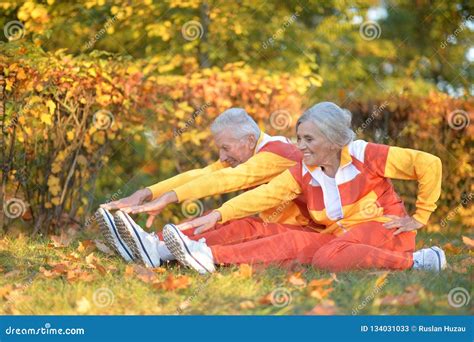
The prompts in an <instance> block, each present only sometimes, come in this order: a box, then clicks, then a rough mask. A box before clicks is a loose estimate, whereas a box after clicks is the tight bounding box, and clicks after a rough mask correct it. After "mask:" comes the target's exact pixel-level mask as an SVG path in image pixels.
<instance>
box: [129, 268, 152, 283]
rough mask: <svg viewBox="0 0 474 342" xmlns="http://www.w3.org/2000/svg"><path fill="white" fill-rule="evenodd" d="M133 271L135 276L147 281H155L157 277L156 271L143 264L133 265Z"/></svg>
mask: <svg viewBox="0 0 474 342" xmlns="http://www.w3.org/2000/svg"><path fill="white" fill-rule="evenodd" d="M133 272H134V274H135V276H136V277H137V278H138V279H140V280H141V281H143V282H145V283H153V282H154V281H155V280H156V279H157V278H156V273H155V272H153V271H152V270H150V269H149V268H146V267H144V266H141V265H133Z"/></svg>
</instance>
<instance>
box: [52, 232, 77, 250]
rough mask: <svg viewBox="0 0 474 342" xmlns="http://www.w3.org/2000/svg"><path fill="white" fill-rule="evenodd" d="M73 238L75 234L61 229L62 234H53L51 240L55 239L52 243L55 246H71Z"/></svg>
mask: <svg viewBox="0 0 474 342" xmlns="http://www.w3.org/2000/svg"><path fill="white" fill-rule="evenodd" d="M73 238H74V236H73V235H72V234H71V235H68V234H67V233H66V232H65V231H64V230H63V231H61V234H60V235H51V241H53V243H52V245H53V247H55V248H63V247H67V246H69V244H70V243H71V241H72V240H73Z"/></svg>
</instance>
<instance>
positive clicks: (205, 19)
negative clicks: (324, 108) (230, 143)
mask: <svg viewBox="0 0 474 342" xmlns="http://www.w3.org/2000/svg"><path fill="white" fill-rule="evenodd" d="M473 7H474V6H473V4H472V2H469V1H442V0H432V1H428V0H417V1H408V0H407V1H403V0H400V1H375V0H374V1H371V0H364V1H341V0H332V1H331V0H330V1H293V0H290V1H265V2H264V1H262V2H258V1H250V0H241V1H237V2H230V1H222V0H220V1H198V0H164V1H151V0H145V1H136V2H134V1H126V0H109V1H106V0H91V1H55V0H47V1H0V12H1V14H2V15H1V16H0V26H1V27H3V30H1V32H0V37H2V44H1V46H0V52H1V55H0V102H1V103H0V115H1V123H2V137H1V143H2V154H1V155H0V157H1V158H2V160H1V161H0V162H1V164H2V176H1V179H2V188H1V189H2V190H1V196H0V197H2V201H3V209H4V210H3V214H2V216H1V220H2V226H3V227H6V226H7V225H9V224H10V223H11V222H14V221H17V222H19V221H22V222H27V224H28V225H29V223H33V222H35V224H34V225H33V226H34V227H35V228H34V230H35V231H41V230H42V231H48V230H57V229H58V227H63V226H64V223H65V222H70V221H72V222H76V223H77V224H81V225H84V224H86V225H87V223H88V222H89V221H88V219H90V218H91V216H90V215H91V212H92V211H93V210H94V208H95V207H97V205H98V204H99V203H102V202H103V201H106V200H110V199H114V198H117V197H122V196H124V195H126V194H128V193H131V192H132V191H134V190H136V189H137V188H139V187H143V186H146V185H148V184H150V183H153V182H155V181H157V180H159V179H164V178H167V177H169V176H172V175H174V174H176V173H177V172H181V171H184V170H187V169H190V168H193V167H201V166H203V165H205V164H206V163H207V162H210V161H211V160H213V159H214V158H216V154H215V152H214V151H213V149H212V148H203V146H204V147H207V146H209V144H210V143H211V141H210V139H209V131H208V124H209V123H210V122H211V121H212V119H213V118H214V117H215V116H216V115H218V113H219V112H221V111H222V110H225V109H226V108H229V107H231V106H241V107H244V108H245V109H246V110H247V111H248V112H249V113H250V114H251V115H253V116H254V117H255V118H256V120H258V122H259V124H260V125H261V127H262V128H263V129H265V130H266V131H269V132H270V133H271V134H282V135H287V136H289V137H291V136H293V135H294V123H295V122H296V118H297V117H298V116H299V115H300V114H301V113H302V111H303V110H304V109H305V108H306V107H308V106H309V105H311V104H313V103H315V102H317V101H323V100H330V101H334V102H336V103H338V104H340V105H341V106H344V107H347V108H349V109H351V110H352V112H353V113H354V129H355V130H356V132H357V133H358V135H359V136H360V137H361V138H364V139H368V140H372V141H376V142H379V143H388V144H397V145H400V146H406V147H412V148H419V149H423V150H426V151H429V152H432V153H435V154H437V155H439V156H440V157H441V158H442V160H443V165H444V176H445V179H444V183H443V186H444V192H443V196H442V199H441V201H440V209H439V210H438V212H437V217H436V218H435V219H433V227H432V229H438V228H439V224H441V223H440V222H443V221H442V220H443V219H446V217H450V216H449V215H450V213H451V214H452V212H453V211H455V215H454V214H453V215H451V216H452V217H456V219H453V218H451V219H450V220H448V221H449V222H448V221H446V222H448V223H447V224H445V225H448V226H450V225H453V226H458V223H460V224H464V225H468V224H472V222H467V221H466V220H468V218H469V217H472V210H471V209H470V208H471V205H470V204H471V203H470V202H471V199H472V183H471V182H470V175H471V174H472V165H471V157H470V156H471V154H472V153H471V151H472V138H471V137H472V128H471V126H470V120H471V118H472V107H473V100H472V94H473V92H474V88H473V85H472V79H473V69H472V62H473V60H474V46H473V43H472V37H473V30H474V16H473ZM2 34H3V36H2ZM21 175H22V176H21ZM407 183H408V182H404V183H403V184H402V183H401V184H397V187H398V188H399V190H400V192H401V193H402V195H403V197H404V199H405V201H406V202H407V205H408V206H409V207H412V206H413V204H414V203H413V195H414V193H415V191H416V184H407ZM13 199H19V200H21V201H22V202H21V203H20V204H21V205H20V207H19V210H20V215H17V214H14V215H11V214H10V215H5V213H8V211H7V210H6V209H5V208H6V204H7V203H8V204H9V205H11V204H14V203H13ZM224 199H225V197H224ZM222 200H223V198H215V199H211V200H208V201H204V207H205V208H206V209H210V208H212V207H214V206H215V205H216V201H217V202H219V201H222ZM9 201H10V202H9ZM459 206H460V207H459ZM185 216H186V215H185ZM182 218H183V213H182V212H181V210H180V209H179V207H178V208H170V209H169V210H167V211H166V212H165V213H164V215H163V217H162V219H163V221H166V220H175V221H178V220H180V219H182ZM84 222H85V223H84ZM437 224H438V227H436V225H437Z"/></svg>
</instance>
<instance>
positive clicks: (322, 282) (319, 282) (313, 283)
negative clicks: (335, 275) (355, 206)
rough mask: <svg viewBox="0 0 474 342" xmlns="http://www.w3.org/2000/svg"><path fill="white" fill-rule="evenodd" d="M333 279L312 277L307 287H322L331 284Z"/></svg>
mask: <svg viewBox="0 0 474 342" xmlns="http://www.w3.org/2000/svg"><path fill="white" fill-rule="evenodd" d="M333 281H334V279H332V278H324V279H313V280H311V281H310V282H309V284H308V287H323V286H328V285H331V284H332V282H333Z"/></svg>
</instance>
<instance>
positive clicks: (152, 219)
mask: <svg viewBox="0 0 474 342" xmlns="http://www.w3.org/2000/svg"><path fill="white" fill-rule="evenodd" d="M154 220H155V215H150V216H148V219H147V220H146V227H147V228H150V227H151V225H152V224H153V221H154Z"/></svg>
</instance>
